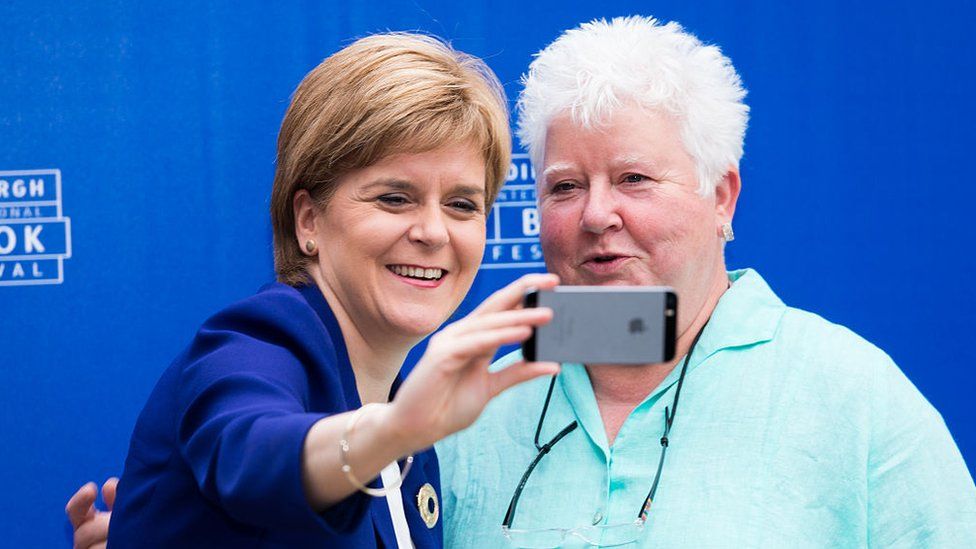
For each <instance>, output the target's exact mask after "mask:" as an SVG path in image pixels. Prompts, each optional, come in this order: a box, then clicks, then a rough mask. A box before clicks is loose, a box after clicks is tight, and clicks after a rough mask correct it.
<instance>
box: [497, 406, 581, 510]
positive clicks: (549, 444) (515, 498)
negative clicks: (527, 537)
mask: <svg viewBox="0 0 976 549" xmlns="http://www.w3.org/2000/svg"><path fill="white" fill-rule="evenodd" d="M578 425H579V423H577V422H575V421H574V422H572V423H570V424H569V425H567V426H566V427H563V430H562V431H559V434H557V435H556V436H554V437H553V438H552V440H550V441H549V442H547V443H546V444H543V445H542V447H541V448H539V453H538V455H536V456H535V459H533V460H532V463H530V464H529V468H528V469H526V470H525V473H524V474H523V475H522V480H520V481H519V483H518V487H517V488H516V489H515V493H514V494H512V501H511V502H509V504H508V511H507V512H506V513H505V519H504V520H502V526H505V527H509V528H510V527H511V526H512V520H513V519H514V518H515V508H516V507H518V501H519V498H520V497H522V489H523V488H525V483H526V482H528V480H529V476H530V475H531V474H532V471H534V470H535V466H536V465H538V464H539V461H541V460H542V456H544V455H546V454H548V453H549V450H552V447H553V446H555V445H556V443H557V442H559V441H560V440H562V438H563V437H564V436H566V435H568V434H569V433H571V432H573V429H576V427H577V426H578Z"/></svg>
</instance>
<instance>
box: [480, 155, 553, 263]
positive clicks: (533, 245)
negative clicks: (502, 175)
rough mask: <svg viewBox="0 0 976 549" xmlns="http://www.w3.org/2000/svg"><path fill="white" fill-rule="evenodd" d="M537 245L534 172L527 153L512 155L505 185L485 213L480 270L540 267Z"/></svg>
mask: <svg viewBox="0 0 976 549" xmlns="http://www.w3.org/2000/svg"><path fill="white" fill-rule="evenodd" d="M544 266H545V263H543V261H542V248H541V247H540V246H539V208H538V206H537V204H536V194H535V171H534V170H533V169H532V164H531V163H530V162H529V155H527V154H513V155H512V164H511V166H509V168H508V176H507V177H506V179H505V186H504V187H502V190H501V191H500V192H499V193H498V198H497V199H496V200H495V204H494V206H492V208H491V213H490V214H489V216H488V241H487V245H486V246H485V257H484V259H483V260H482V262H481V268H482V269H522V268H531V267H544Z"/></svg>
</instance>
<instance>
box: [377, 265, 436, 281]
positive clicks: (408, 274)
mask: <svg viewBox="0 0 976 549" xmlns="http://www.w3.org/2000/svg"><path fill="white" fill-rule="evenodd" d="M386 268H387V269H389V270H390V271H391V272H392V273H393V274H395V275H398V276H402V277H405V278H412V279H416V280H433V281H436V280H440V279H442V278H444V275H445V274H447V270H446V269H441V268H440V267H425V266H421V265H387V266H386Z"/></svg>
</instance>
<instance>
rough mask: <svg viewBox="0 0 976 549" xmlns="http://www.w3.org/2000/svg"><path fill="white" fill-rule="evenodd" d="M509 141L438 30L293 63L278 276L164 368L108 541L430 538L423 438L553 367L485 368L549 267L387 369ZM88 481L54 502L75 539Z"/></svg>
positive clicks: (460, 280) (465, 252) (414, 327)
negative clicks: (407, 362)
mask: <svg viewBox="0 0 976 549" xmlns="http://www.w3.org/2000/svg"><path fill="white" fill-rule="evenodd" d="M510 150H511V143H510V137H509V130H508V116H507V112H506V108H505V100H504V96H503V93H502V91H501V86H500V85H499V84H498V82H497V80H496V79H495V77H494V75H493V74H492V73H491V72H490V70H488V68H487V67H486V66H485V65H484V64H483V63H482V62H481V61H480V60H477V59H476V58H473V57H470V56H467V55H465V54H462V53H459V52H457V51H455V50H453V49H451V48H450V46H447V45H446V44H444V43H442V42H440V41H438V40H436V39H434V38H430V37H427V36H417V35H410V34H385V35H377V36H371V37H368V38H364V39H361V40H358V41H356V42H355V43H353V44H351V45H350V46H348V47H346V48H344V49H343V50H342V51H340V52H338V53H336V54H335V55H333V56H331V57H329V58H328V59H326V60H325V61H324V62H323V63H322V64H321V65H319V66H318V67H316V68H315V69H314V70H313V71H312V72H310V73H309V74H308V75H307V76H306V77H305V79H304V80H303V81H302V83H301V85H299V87H298V89H297V90H296V92H295V94H294V97H293V98H292V102H291V105H290V106H289V108H288V111H287V113H286V115H285V119H284V122H283V123H282V127H281V132H280V134H279V140H278V162H277V168H276V174H275V180H274V187H273V190H272V200H271V219H272V226H273V231H274V250H275V268H276V271H277V277H278V282H277V283H274V284H271V285H268V286H266V287H264V288H263V289H262V290H261V291H259V292H258V293H257V294H256V295H255V296H253V297H250V298H248V299H245V300H244V301H241V302H239V303H237V304H234V305H231V306H230V307H228V308H227V309H225V310H223V311H221V312H219V313H217V314H216V315H215V316H213V317H211V318H210V319H209V320H207V321H206V322H205V323H204V325H203V327H201V329H200V331H199V332H198V333H197V335H196V337H195V338H194V340H193V341H192V343H191V344H190V345H189V346H188V347H187V349H186V350H185V351H184V352H183V353H182V354H181V355H180V356H179V357H178V358H177V359H176V361H175V362H174V363H173V364H172V365H171V366H170V367H169V368H168V369H167V370H166V372H165V373H164V374H163V375H162V378H161V379H160V381H159V383H158V384H157V386H156V388H155V390H154V391H153V393H152V395H151V396H150V398H149V402H148V403H147V404H146V407H145V409H144V410H143V412H142V414H141V415H140V417H139V420H138V422H137V424H136V427H135V431H134V433H133V435H132V442H131V445H130V448H129V455H128V458H127V459H126V464H125V471H124V473H123V475H122V478H121V481H120V482H119V484H118V496H117V498H115V503H114V510H113V514H112V517H111V536H110V542H111V544H112V545H114V546H119V547H134V546H139V547H174V546H212V547H216V546H227V547H282V546H296V547H313V546H317V547H375V546H385V547H411V546H414V547H418V548H420V547H440V546H441V544H442V541H441V540H442V537H441V521H440V520H439V517H438V514H439V510H438V494H439V492H440V490H439V475H438V464H437V458H436V456H435V455H434V452H433V450H432V449H431V445H432V444H433V443H434V442H435V441H437V440H439V439H441V438H443V437H445V436H447V435H449V434H451V433H453V432H456V431H458V430H460V429H462V428H464V427H466V426H467V425H469V424H471V423H472V422H473V421H474V420H475V419H476V418H477V417H478V415H479V414H480V413H481V411H482V409H483V408H484V406H485V405H486V404H487V403H488V401H489V400H490V399H491V398H493V397H494V396H495V395H497V394H498V393H499V392H501V391H502V390H504V389H506V388H507V387H510V386H512V385H514V384H516V383H519V382H522V381H525V380H528V379H531V378H534V377H538V376H541V375H546V374H552V373H554V372H555V370H556V368H557V366H556V365H554V364H545V363H529V364H525V365H524V366H522V367H519V368H509V369H506V370H504V371H501V372H497V373H490V372H489V371H488V364H489V362H490V361H491V359H492V357H493V355H494V353H495V351H496V350H497V348H498V347H499V346H500V345H504V344H508V343H515V342H518V341H521V340H523V339H525V338H526V337H528V336H529V334H530V331H531V328H532V326H535V325H539V324H543V323H545V322H548V320H549V319H550V318H551V311H550V310H548V309H529V310H523V309H521V308H520V307H519V303H520V302H521V297H522V294H523V292H524V291H525V290H526V289H527V288H529V287H531V286H535V287H550V286H553V285H555V284H556V282H557V281H556V277H555V276H553V275H530V276H527V277H524V278H522V279H520V280H519V281H517V282H515V283H513V284H512V285H510V286H508V287H506V288H504V289H502V290H500V291H499V292H498V293H496V294H494V295H493V296H492V297H490V298H489V299H488V300H486V301H485V302H484V303H483V304H482V305H481V306H480V307H478V309H476V310H475V311H474V312H473V313H471V314H470V315H468V316H467V317H466V318H464V319H462V320H460V321H458V322H455V323H454V324H452V325H450V326H447V327H446V328H444V329H443V330H441V331H440V332H439V333H438V334H437V335H435V336H434V337H432V338H431V340H430V342H429V345H428V347H427V350H426V353H425V354H424V356H423V357H422V358H421V359H420V361H419V362H418V364H417V365H416V367H415V369H414V370H413V372H412V373H411V375H410V376H409V377H408V378H406V379H404V378H403V377H402V376H401V375H400V368H401V365H402V364H403V361H404V359H405V357H406V355H407V352H408V351H409V350H410V348H411V347H413V346H414V345H416V344H417V343H418V342H420V341H421V340H422V339H423V338H424V337H426V336H427V335H428V334H430V333H432V332H434V331H435V330H437V329H438V328H439V327H440V326H441V324H442V323H444V322H445V321H446V320H447V318H448V317H449V316H450V315H451V314H452V313H453V311H454V310H455V309H456V308H457V307H458V305H459V304H460V303H461V300H462V298H463V297H464V295H465V294H466V293H467V291H468V289H469V288H470V286H471V283H472V281H473V279H474V276H475V274H476V273H477V270H478V267H479V265H480V263H481V259H482V255H483V252H484V246H485V223H486V217H487V213H488V211H489V209H490V207H491V203H492V201H493V200H494V198H495V196H496V195H497V193H498V190H499V189H500V187H501V185H502V183H503V181H504V177H505V172H506V169H507V167H508V164H509V155H510ZM110 488H111V487H110ZM84 490H85V491H86V492H87V493H90V491H91V487H88V488H86V489H84ZM86 497H87V495H86V496H83V497H81V498H80V500H77V501H74V503H73V504H74V507H75V508H74V509H73V510H72V505H71V504H69V514H74V518H77V519H79V520H78V521H76V522H75V524H76V527H77V526H79V525H80V526H81V528H79V529H78V532H76V543H78V544H79V545H89V544H90V542H93V541H94V542H97V541H98V540H97V538H98V535H99V532H100V530H99V529H98V527H97V526H91V527H89V532H88V533H87V535H88V536H89V537H88V538H86V539H80V540H79V539H77V537H78V533H79V532H83V528H85V527H86V526H87V524H93V523H94V521H93V520H90V519H92V516H91V515H88V517H87V518H88V519H89V521H88V523H85V513H84V512H85V511H87V509H85V507H86V503H88V502H87V501H86V500H85V498H86ZM79 510H80V512H79ZM101 531H102V532H103V531H104V526H102V530H101Z"/></svg>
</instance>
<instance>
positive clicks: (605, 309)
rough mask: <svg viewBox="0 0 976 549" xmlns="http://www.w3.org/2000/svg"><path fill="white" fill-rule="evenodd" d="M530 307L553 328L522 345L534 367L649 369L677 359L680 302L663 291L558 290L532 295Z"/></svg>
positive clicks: (540, 329)
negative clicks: (543, 310) (542, 311)
mask: <svg viewBox="0 0 976 549" xmlns="http://www.w3.org/2000/svg"><path fill="white" fill-rule="evenodd" d="M523 303H524V305H525V306H526V307H549V308H550V309H552V311H553V317H552V322H550V323H549V324H546V325H545V326H539V327H536V328H535V329H533V331H532V336H531V337H530V338H529V339H527V340H526V341H525V342H524V343H522V355H523V356H524V357H525V360H528V361H534V360H538V361H551V362H581V363H584V364H648V363H656V362H667V361H669V360H671V359H673V358H674V347H675V338H676V334H677V328H676V326H677V321H678V296H677V295H676V294H675V293H674V290H673V289H671V288H668V287H663V286H556V287H555V288H553V289H552V290H542V291H539V290H531V291H529V292H527V293H526V294H525V298H524V302H523Z"/></svg>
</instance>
